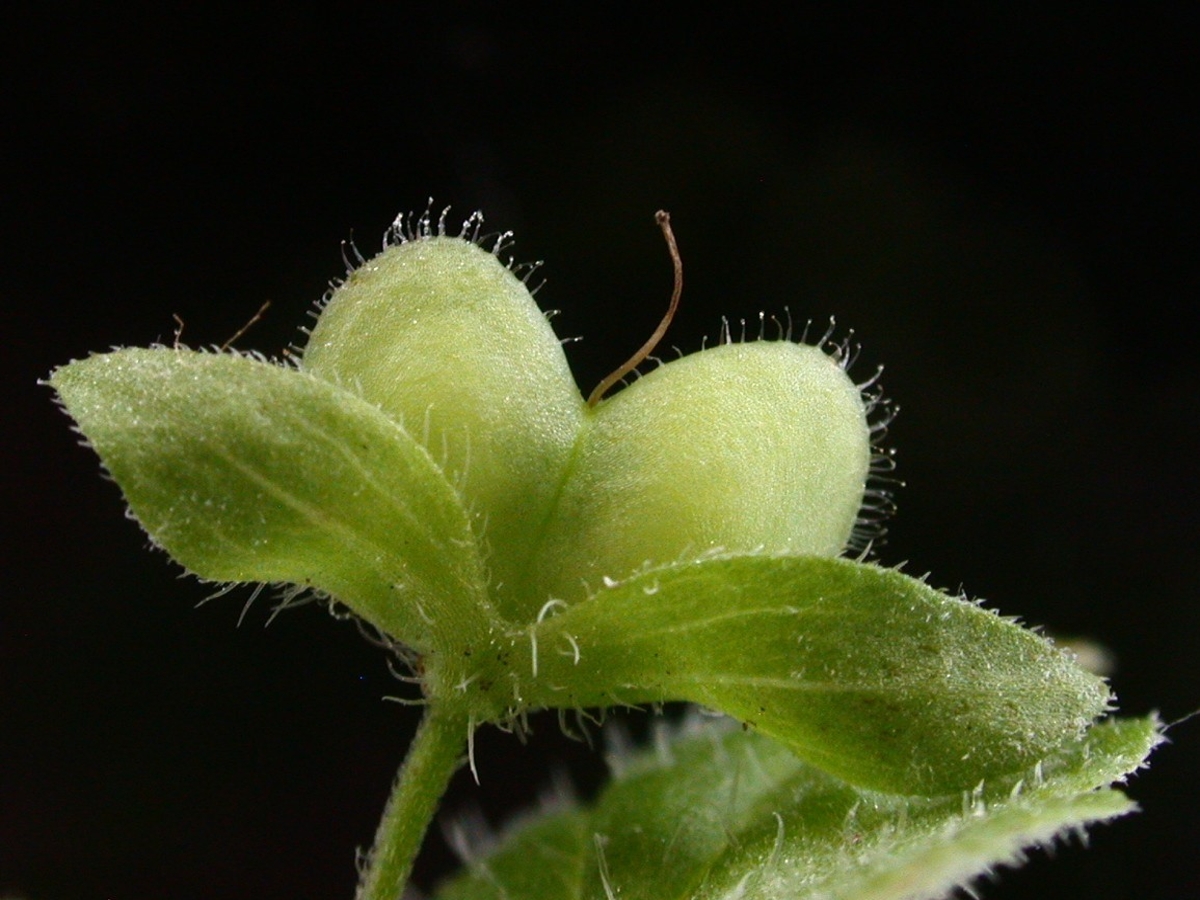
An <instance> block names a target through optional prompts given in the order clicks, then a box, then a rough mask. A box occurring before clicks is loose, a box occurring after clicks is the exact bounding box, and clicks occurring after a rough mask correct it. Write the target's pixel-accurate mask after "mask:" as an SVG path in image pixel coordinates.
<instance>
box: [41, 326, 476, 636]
mask: <svg viewBox="0 0 1200 900" xmlns="http://www.w3.org/2000/svg"><path fill="white" fill-rule="evenodd" d="M50 384H51V385H52V386H53V387H54V389H55V390H56V391H58V393H59V396H60V397H61V399H62V402H63V404H64V406H65V407H66V409H67V411H68V412H69V413H70V414H71V415H72V416H73V417H74V418H75V420H76V421H77V422H78V424H79V428H80V431H82V433H83V434H84V436H85V437H86V438H87V439H88V441H89V442H90V444H91V445H92V446H93V447H94V448H95V449H96V452H97V453H99V454H100V458H101V460H102V461H103V462H104V464H105V466H106V467H107V468H108V470H109V472H110V473H111V474H112V476H113V478H114V479H115V480H116V481H117V483H118V485H120V487H121V490H122V491H123V492H124V494H125V497H126V499H127V500H128V502H129V505H130V509H132V511H133V513H134V515H135V516H136V517H137V519H138V521H139V522H141V524H142V526H143V527H144V528H145V529H146V531H147V532H148V533H149V534H150V536H151V538H152V539H153V540H154V541H155V542H156V543H158V544H159V545H161V546H162V547H163V548H164V549H166V550H167V552H168V553H170V554H171V555H172V556H173V557H175V559H176V560H178V561H179V562H180V563H182V564H183V565H184V566H186V567H187V568H188V569H190V570H191V571H192V572H194V573H195V574H197V575H199V576H200V577H201V578H206V579H211V580H214V581H264V582H290V583H293V584H298V585H307V586H311V587H313V588H316V589H318V590H321V591H325V592H327V593H329V594H331V595H333V596H335V597H337V599H339V600H340V601H342V602H343V603H345V604H346V605H347V606H349V607H350V608H351V609H353V610H354V611H355V612H356V613H358V614H359V615H360V616H362V617H363V618H364V619H366V620H367V621H368V622H370V623H372V624H373V625H375V626H376V627H378V628H379V629H381V630H382V631H384V632H385V633H387V634H389V635H391V636H392V637H394V638H396V639H398V640H400V641H403V642H405V643H407V644H409V645H411V646H414V647H416V648H418V649H424V648H427V647H430V646H435V645H443V646H444V645H446V644H448V643H451V642H453V643H454V645H458V643H459V642H461V641H463V640H468V639H469V638H470V636H471V635H473V634H474V635H477V634H478V633H479V631H480V629H481V628H482V627H483V626H484V625H485V624H486V620H487V619H488V618H489V614H488V606H487V599H486V593H485V590H486V588H485V581H484V576H483V566H482V563H481V561H480V557H479V554H478V552H477V549H476V544H475V541H474V539H473V537H472V534H471V531H470V529H469V527H468V525H467V518H466V514H465V511H464V509H463V506H462V503H461V502H460V499H459V497H458V494H457V493H456V492H455V490H454V488H453V487H452V486H451V485H450V484H449V483H448V482H447V481H446V479H445V477H444V476H443V475H442V472H441V470H440V469H439V468H438V467H437V466H436V465H435V464H434V463H433V461H432V460H431V459H430V457H429V454H428V453H427V452H426V451H425V449H424V448H423V447H421V446H420V445H419V444H417V443H416V442H415V441H414V440H413V439H412V438H410V437H409V436H408V434H406V433H405V432H404V431H403V430H402V429H401V428H400V427H399V426H398V425H397V424H396V423H395V422H394V421H392V420H391V419H390V418H388V417H387V416H385V415H384V414H383V413H381V412H379V410H377V409H375V408H374V407H372V406H371V405H370V404H368V403H367V402H365V401H363V400H361V399H359V398H357V397H355V396H353V395H352V394H350V393H348V392H346V391H343V390H341V389H340V388H337V387H335V386H333V385H331V384H329V383H328V382H326V381H322V380H320V379H317V378H314V377H312V376H310V375H306V374H304V373H302V372H298V371H295V370H294V369H289V368H285V367H283V366H278V365H273V364H270V363H266V362H262V361H258V360H254V359H249V358H246V357H241V356H234V355H230V354H215V353H199V352H193V351H186V350H169V349H163V348H160V349H131V350H119V351H116V352H113V353H107V354H102V355H98V356H92V357H90V358H88V359H85V360H81V361H78V362H74V363H71V364H69V365H67V366H63V367H62V368H60V369H58V370H56V371H55V372H54V373H53V375H52V376H51V378H50Z"/></svg>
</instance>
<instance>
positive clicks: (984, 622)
mask: <svg viewBox="0 0 1200 900" xmlns="http://www.w3.org/2000/svg"><path fill="white" fill-rule="evenodd" d="M556 613H557V614H556ZM514 646H515V647H518V648H519V649H517V650H514V652H513V653H512V654H511V656H512V658H513V659H515V660H516V662H512V661H510V663H509V665H510V666H511V668H512V670H513V673H514V677H516V676H519V682H518V684H517V685H516V687H514V688H513V693H514V694H515V695H516V696H518V697H519V698H520V700H521V702H522V703H524V704H526V705H529V706H533V707H540V706H546V707H568V708H569V707H588V706H611V705H620V704H644V703H649V702H656V701H667V700H690V701H693V702H696V703H700V704H703V705H705V706H708V707H711V708H713V709H717V710H720V711H721V712H724V713H727V714H729V715H731V716H733V717H735V718H737V719H740V720H741V721H743V722H745V723H747V724H748V725H749V726H751V727H753V728H756V729H758V730H760V731H762V732H764V733H766V734H769V735H772V736H774V737H776V738H778V739H779V740H780V741H782V742H783V743H785V744H786V745H787V746H789V747H790V748H791V749H792V750H793V751H794V752H795V753H796V754H797V755H799V756H801V757H802V758H804V759H805V760H807V761H808V762H810V763H812V764H813V765H816V766H818V767H820V768H821V769H824V770H825V771H828V772H831V773H834V774H836V775H838V776H840V777H842V778H845V779H846V780H847V781H849V782H852V783H854V784H857V785H860V786H863V787H869V788H874V789H878V790H886V791H893V792H896V793H905V794H921V795H936V794H940V793H945V792H948V791H955V790H961V789H970V788H973V787H975V786H976V785H977V784H978V783H979V782H980V781H982V780H985V779H986V780H989V781H990V780H993V779H995V778H997V777H1000V776H1004V775H1008V774H1010V773H1012V772H1015V771H1018V770H1021V769H1024V768H1026V767H1028V766H1031V765H1033V764H1034V763H1036V762H1037V761H1038V760H1040V759H1042V758H1043V757H1045V756H1046V755H1047V754H1048V753H1050V752H1051V751H1052V750H1054V749H1055V748H1057V747H1059V746H1060V745H1062V744H1064V742H1067V741H1071V740H1073V739H1077V738H1078V737H1079V736H1080V735H1081V734H1082V733H1083V732H1084V730H1085V729H1086V728H1087V727H1088V725H1089V724H1091V722H1092V721H1093V720H1094V719H1095V718H1096V717H1097V716H1099V715H1100V714H1101V713H1102V712H1103V711H1104V710H1105V709H1106V708H1107V706H1108V704H1109V699H1110V698H1109V692H1108V689H1107V687H1106V686H1105V684H1104V682H1103V681H1102V680H1101V679H1099V678H1097V677H1095V676H1093V675H1091V674H1089V673H1087V672H1085V671H1084V670H1083V669H1081V668H1080V667H1079V666H1078V665H1076V664H1075V662H1074V660H1073V658H1072V657H1071V656H1070V655H1069V654H1067V653H1065V652H1063V651H1060V650H1058V649H1057V648H1055V647H1054V646H1053V645H1052V644H1051V643H1050V642H1049V641H1047V640H1045V639H1044V638H1042V637H1040V636H1039V635H1037V634H1035V633H1033V632H1031V631H1029V630H1027V629H1025V628H1022V627H1020V626H1019V625H1017V624H1015V623H1014V622H1012V621H1009V620H1006V619H1004V618H1001V617H1000V616H998V615H996V614H995V613H992V612H990V611H988V610H986V609H983V608H982V607H980V606H978V605H976V604H974V603H971V602H968V601H966V600H962V599H958V598H955V597H950V596H947V595H946V594H943V593H941V592H940V591H936V590H934V589H933V588H930V587H929V586H928V585H926V584H924V583H923V582H921V581H918V580H916V579H913V578H909V577H907V576H905V575H902V574H900V573H899V572H896V571H894V570H890V569H884V568H880V567H878V566H874V565H868V564H862V563H855V562H851V561H849V560H844V559H825V558H819V557H796V556H743V557H731V558H716V559H709V560H705V561H700V562H695V563H686V564H679V565H676V566H671V567H667V568H663V569H655V570H651V571H648V572H645V573H643V574H640V575H638V576H636V577H633V578H630V579H628V580H626V581H622V582H620V583H611V586H609V587H605V588H602V589H600V590H599V591H598V592H597V593H596V594H594V595H593V596H592V597H590V598H589V599H587V600H585V601H583V602H581V603H578V604H576V605H575V606H572V607H569V608H566V609H563V610H561V611H558V610H554V609H550V608H548V609H547V610H546V616H545V618H544V620H543V621H542V622H541V623H540V624H539V625H537V626H536V627H532V628H530V629H529V630H528V631H527V632H526V633H525V634H524V636H523V638H522V639H521V640H518V641H517V642H516V644H515V645H514ZM526 654H528V656H526ZM522 656H525V658H526V659H527V664H526V665H525V666H521V665H520V659H521V657H522ZM499 680H500V679H498V678H495V677H491V676H484V677H482V678H481V679H480V681H481V682H482V683H484V684H489V685H490V684H492V683H493V682H496V681H499Z"/></svg>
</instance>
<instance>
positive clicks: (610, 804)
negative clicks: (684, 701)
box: [437, 719, 1159, 900]
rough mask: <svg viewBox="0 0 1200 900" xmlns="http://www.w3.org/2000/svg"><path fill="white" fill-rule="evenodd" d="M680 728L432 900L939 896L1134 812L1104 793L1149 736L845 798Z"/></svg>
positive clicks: (903, 899) (748, 736) (717, 731)
mask: <svg viewBox="0 0 1200 900" xmlns="http://www.w3.org/2000/svg"><path fill="white" fill-rule="evenodd" d="M686 732H687V733H686V734H685V735H684V736H682V737H680V738H676V739H674V740H670V739H665V738H664V739H663V740H659V741H656V742H655V744H656V746H655V749H654V750H653V751H645V752H642V753H640V754H637V755H635V756H632V757H628V758H624V759H622V758H620V757H618V758H617V760H616V766H615V769H616V771H615V780H614V782H613V783H612V784H610V786H609V787H608V788H607V789H606V790H605V791H604V792H603V793H602V794H601V796H600V797H599V799H598V800H597V802H596V803H595V804H594V805H593V806H591V807H588V808H582V809H570V810H568V811H565V812H560V813H557V814H551V815H543V816H541V817H539V818H534V819H532V820H528V821H526V823H525V824H524V825H523V826H521V827H520V828H519V829H517V830H515V831H513V832H511V833H510V834H509V835H508V836H507V838H506V839H505V840H504V841H503V842H502V844H501V845H500V846H499V847H498V848H497V849H496V850H495V852H493V853H491V854H489V855H487V856H483V857H480V858H473V859H470V860H469V861H468V865H467V869H466V871H465V872H464V873H463V874H462V875H460V876H459V877H457V878H456V879H454V880H453V881H452V882H450V883H448V884H447V885H445V886H444V887H443V889H442V890H441V891H439V892H438V894H437V898H438V900H501V898H502V900H613V898H620V900H733V898H739V900H936V898H942V897H944V896H946V895H947V893H948V892H949V891H950V890H952V889H953V887H954V886H956V885H961V884H966V883H968V882H970V881H971V880H972V879H973V878H975V877H976V876H978V875H980V874H982V873H985V872H987V871H989V870H990V869H992V868H993V867H995V866H997V865H1000V864H1017V863H1019V862H1020V861H1021V860H1022V859H1023V857H1022V853H1021V851H1022V848H1025V847H1030V846H1035V845H1040V844H1046V843H1049V842H1051V841H1053V840H1054V838H1055V836H1056V835H1060V834H1062V833H1063V832H1064V831H1066V830H1068V829H1077V828H1080V827H1082V826H1084V825H1086V824H1088V823H1091V822H1097V821H1103V820H1106V819H1111V818H1113V817H1115V816H1119V815H1122V814H1124V813H1127V812H1129V811H1131V810H1132V809H1133V804H1132V803H1131V802H1130V801H1129V800H1128V799H1126V798H1125V797H1124V796H1123V795H1122V794H1120V793H1118V792H1117V791H1114V790H1111V789H1107V788H1106V787H1105V786H1106V785H1108V784H1110V783H1111V782H1112V781H1113V780H1115V779H1119V778H1121V777H1122V776H1124V775H1125V774H1127V773H1129V772H1130V771H1132V770H1133V769H1135V768H1137V767H1138V766H1139V765H1140V764H1141V763H1142V762H1143V761H1144V759H1145V757H1146V756H1147V754H1148V753H1149V752H1150V750H1151V749H1152V748H1153V747H1154V745H1155V744H1156V743H1157V742H1158V740H1159V736H1158V727H1157V723H1156V722H1155V721H1154V720H1152V719H1145V720H1133V721H1125V722H1115V723H1104V724H1102V725H1099V726H1097V727H1095V728H1093V729H1092V730H1091V732H1089V734H1088V735H1087V737H1086V738H1084V739H1083V740H1082V741H1080V742H1077V744H1075V745H1074V746H1072V747H1071V748H1070V749H1066V750H1064V751H1063V752H1062V753H1061V754H1058V755H1055V756H1052V757H1051V758H1050V759H1048V760H1047V761H1046V763H1045V764H1044V766H1043V768H1042V772H1043V776H1042V780H1041V781H1040V782H1039V781H1036V773H1030V778H1029V780H1028V781H1026V782H1023V783H1020V784H1014V785H1013V786H1012V787H1011V788H1010V789H1009V790H1008V791H1007V792H1006V794H1004V795H1003V796H1002V797H1000V798H995V799H985V798H984V797H982V796H981V795H979V794H977V793H969V792H968V793H963V794H952V795H948V796H943V797H939V798H932V799H923V800H922V799H914V798H906V797H900V796H896V795H892V794H879V793H874V792H871V791H865V790H859V789H855V788H853V787H851V786H850V785H848V784H846V783H845V782H842V781H839V780H838V779H836V778H833V777H831V776H829V775H826V774H824V773H822V772H819V771H817V770H815V769H813V768H812V767H810V766H807V765H805V764H804V763H802V762H800V761H799V760H797V759H796V757H794V756H793V755H791V754H790V753H788V752H787V750H786V749H784V748H783V747H782V746H781V745H780V744H778V743H776V742H774V741H771V740H769V739H767V738H765V737H764V736H762V735H759V734H755V733H753V732H744V731H736V730H735V731H731V730H729V729H728V728H723V727H722V723H719V722H715V721H714V720H712V719H708V720H693V721H691V722H690V724H689V726H688V727H687V728H686ZM1046 773H1051V774H1046Z"/></svg>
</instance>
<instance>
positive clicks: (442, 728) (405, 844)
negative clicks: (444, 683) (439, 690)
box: [355, 701, 470, 900]
mask: <svg viewBox="0 0 1200 900" xmlns="http://www.w3.org/2000/svg"><path fill="white" fill-rule="evenodd" d="M469 728H470V721H469V720H468V719H467V718H466V717H465V716H463V715H461V714H460V713H459V712H458V711H457V710H454V711H452V710H446V709H443V708H442V707H441V706H440V705H439V704H438V703H437V702H436V701H434V702H431V703H430V705H429V707H428V708H427V709H426V711H425V717H424V718H423V719H422V720H421V726H420V728H419V729H418V730H417V736H416V738H414V740H413V743H412V747H410V748H409V751H408V756H407V757H406V758H405V760H404V765H402V766H401V767H400V772H399V774H398V775H397V776H396V782H395V784H394V785H393V786H392V796H391V797H390V798H389V799H388V802H387V806H386V807H384V810H383V818H382V819H381V820H380V822H379V829H378V830H377V831H376V832H375V845H374V846H373V847H372V848H371V855H370V856H369V857H368V858H367V867H366V870H365V871H364V872H363V875H362V878H361V880H360V881H359V884H358V893H357V894H355V900H398V898H399V897H400V895H401V893H402V892H403V891H404V886H405V884H406V883H407V882H408V876H409V875H410V874H411V873H412V867H413V860H415V859H416V856H417V851H418V850H420V849H421V841H422V839H423V838H424V837H425V831H426V829H428V827H429V823H430V822H431V821H432V820H433V814H434V813H435V812H437V807H438V801H439V800H441V798H442V794H444V793H445V791H446V785H447V784H448V783H449V782H450V776H452V775H453V774H454V772H455V771H456V770H457V769H458V767H459V765H460V764H461V763H462V751H463V745H464V744H465V743H466V740H467V731H468V729H469Z"/></svg>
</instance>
